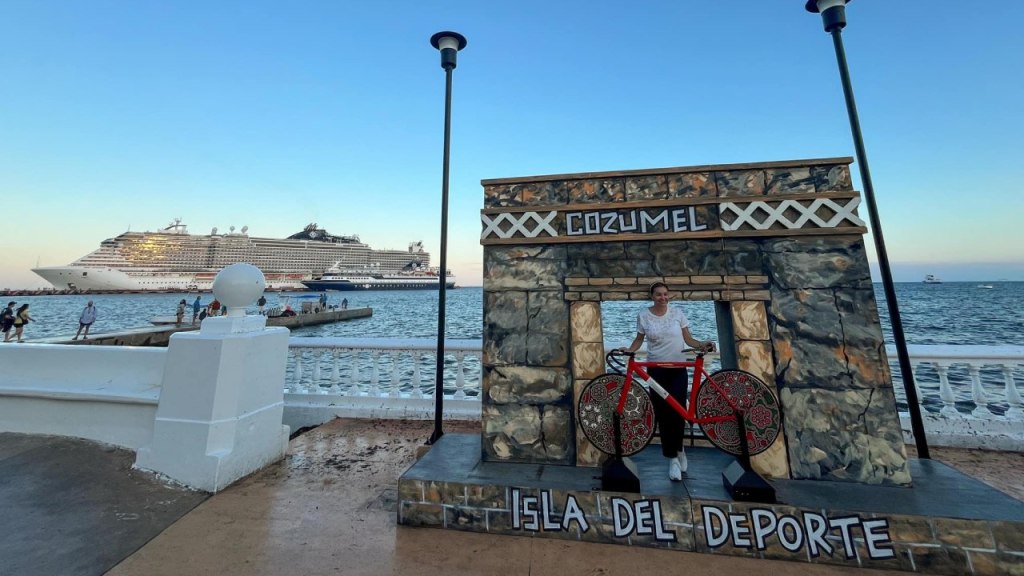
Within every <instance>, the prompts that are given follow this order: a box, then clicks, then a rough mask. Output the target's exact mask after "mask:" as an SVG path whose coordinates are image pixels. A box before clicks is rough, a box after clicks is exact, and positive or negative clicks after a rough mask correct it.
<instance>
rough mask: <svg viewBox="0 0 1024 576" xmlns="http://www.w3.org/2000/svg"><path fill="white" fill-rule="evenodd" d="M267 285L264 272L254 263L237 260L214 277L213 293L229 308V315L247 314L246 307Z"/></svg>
mask: <svg viewBox="0 0 1024 576" xmlns="http://www.w3.org/2000/svg"><path fill="white" fill-rule="evenodd" d="M266 287H267V280H266V278H264V277H263V272H261V271H260V269H259V268H257V267H255V266H253V265H252V264H246V263H244V262H237V263H235V264H231V265H230V266H226V267H224V269H223V270H221V271H220V272H218V273H217V277H216V278H214V279H213V295H214V296H215V297H216V298H217V300H220V303H221V304H223V305H224V306H227V308H228V316H245V307H246V306H248V305H250V304H252V303H253V302H255V301H256V299H257V298H259V297H260V295H261V294H263V291H264V290H265V289H266Z"/></svg>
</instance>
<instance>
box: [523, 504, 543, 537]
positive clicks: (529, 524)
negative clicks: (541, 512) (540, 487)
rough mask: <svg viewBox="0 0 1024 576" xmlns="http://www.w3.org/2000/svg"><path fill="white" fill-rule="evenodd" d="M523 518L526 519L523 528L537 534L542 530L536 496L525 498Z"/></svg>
mask: <svg viewBox="0 0 1024 576" xmlns="http://www.w3.org/2000/svg"><path fill="white" fill-rule="evenodd" d="M523 516H524V517H526V522H524V523H523V528H525V529H527V530H529V531H531V532H537V531H538V530H540V523H538V521H537V520H538V518H537V497H536V496H523Z"/></svg>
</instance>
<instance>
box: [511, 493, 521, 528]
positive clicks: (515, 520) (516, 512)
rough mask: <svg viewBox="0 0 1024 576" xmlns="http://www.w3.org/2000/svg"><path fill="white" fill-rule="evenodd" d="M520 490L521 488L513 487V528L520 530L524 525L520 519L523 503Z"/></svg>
mask: <svg viewBox="0 0 1024 576" xmlns="http://www.w3.org/2000/svg"><path fill="white" fill-rule="evenodd" d="M519 495H520V491H519V488H513V489H512V528H514V529H516V530H519V529H521V528H522V527H523V525H522V523H521V521H520V520H519V507H520V506H522V505H523V503H522V502H521V501H520V500H519Z"/></svg>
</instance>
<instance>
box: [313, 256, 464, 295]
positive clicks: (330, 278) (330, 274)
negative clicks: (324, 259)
mask: <svg viewBox="0 0 1024 576" xmlns="http://www.w3.org/2000/svg"><path fill="white" fill-rule="evenodd" d="M445 276H446V282H445V287H446V288H454V287H455V276H454V275H453V274H452V272H451V270H449V271H448V273H447V274H446V275H445ZM440 279H441V272H440V270H438V269H437V268H430V267H428V266H426V265H424V264H421V263H416V262H411V263H409V264H408V265H407V266H406V267H405V268H404V269H402V270H401V271H399V272H392V273H383V272H381V271H380V270H374V269H371V270H342V269H340V268H338V267H337V266H335V267H332V268H331V269H329V270H328V271H327V272H326V273H324V275H323V277H321V278H317V279H315V280H303V281H302V283H303V284H304V285H305V286H306V287H307V288H309V289H310V290H317V291H321V292H322V291H324V290H341V291H353V290H437V289H438V288H440V287H441V281H440Z"/></svg>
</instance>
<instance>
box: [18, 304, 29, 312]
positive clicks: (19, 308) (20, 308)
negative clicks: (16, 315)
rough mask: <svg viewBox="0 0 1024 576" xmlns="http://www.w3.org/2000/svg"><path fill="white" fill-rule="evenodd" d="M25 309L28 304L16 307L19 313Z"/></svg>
mask: <svg viewBox="0 0 1024 576" xmlns="http://www.w3.org/2000/svg"><path fill="white" fill-rule="evenodd" d="M26 308H28V304H22V305H21V306H18V312H21V311H22V310H24V309H26Z"/></svg>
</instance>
